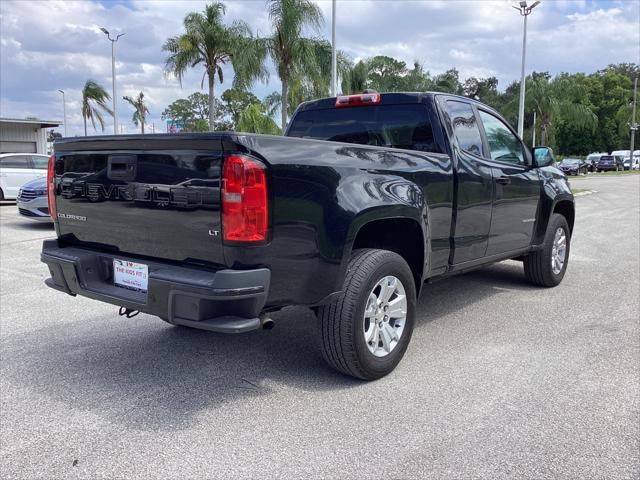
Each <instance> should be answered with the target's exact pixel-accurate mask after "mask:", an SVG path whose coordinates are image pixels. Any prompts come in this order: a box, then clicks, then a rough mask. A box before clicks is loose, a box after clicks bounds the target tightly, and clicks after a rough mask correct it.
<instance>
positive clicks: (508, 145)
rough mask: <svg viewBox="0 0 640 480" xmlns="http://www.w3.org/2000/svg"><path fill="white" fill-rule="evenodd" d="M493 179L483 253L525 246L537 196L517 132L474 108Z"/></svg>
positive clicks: (530, 233)
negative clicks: (477, 115)
mask: <svg viewBox="0 0 640 480" xmlns="http://www.w3.org/2000/svg"><path fill="white" fill-rule="evenodd" d="M478 112H479V115H480V120H481V122H482V125H483V127H484V136H485V140H486V144H487V148H486V150H488V155H487V160H489V159H490V160H491V169H492V172H493V182H494V202H493V213H492V217H491V230H490V233H489V242H488V245H487V256H490V255H496V254H501V253H505V252H511V251H514V250H520V249H524V248H526V247H528V246H529V245H530V243H531V239H532V236H533V229H534V227H535V221H536V212H537V209H538V202H539V200H540V180H539V178H538V171H537V169H535V168H531V163H532V159H531V156H530V155H529V153H528V152H527V151H526V148H525V147H524V145H523V144H522V142H521V141H520V139H519V138H518V136H517V135H516V134H515V133H514V132H513V131H512V130H511V129H510V128H509V127H508V126H507V124H506V123H504V122H503V121H502V120H501V119H500V118H498V117H496V116H495V115H493V114H492V113H490V112H488V111H484V110H482V109H479V110H478Z"/></svg>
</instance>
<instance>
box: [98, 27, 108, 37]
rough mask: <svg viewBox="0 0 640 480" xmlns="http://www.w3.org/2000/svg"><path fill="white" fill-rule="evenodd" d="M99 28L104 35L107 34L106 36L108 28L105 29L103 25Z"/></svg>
mask: <svg viewBox="0 0 640 480" xmlns="http://www.w3.org/2000/svg"><path fill="white" fill-rule="evenodd" d="M100 30H101V31H102V33H104V34H105V35H107V36H108V35H109V30H107V29H106V28H104V27H100Z"/></svg>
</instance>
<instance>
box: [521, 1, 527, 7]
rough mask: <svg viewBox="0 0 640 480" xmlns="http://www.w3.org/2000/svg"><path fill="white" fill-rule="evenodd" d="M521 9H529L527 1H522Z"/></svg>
mask: <svg viewBox="0 0 640 480" xmlns="http://www.w3.org/2000/svg"><path fill="white" fill-rule="evenodd" d="M520 8H527V2H526V0H522V1H521V2H520Z"/></svg>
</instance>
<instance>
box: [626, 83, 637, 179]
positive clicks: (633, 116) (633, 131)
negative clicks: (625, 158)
mask: <svg viewBox="0 0 640 480" xmlns="http://www.w3.org/2000/svg"><path fill="white" fill-rule="evenodd" d="M637 99H638V77H636V78H635V80H634V81H633V113H632V114H631V124H630V125H629V129H630V131H631V146H630V147H629V172H633V152H634V151H635V150H634V149H635V148H636V146H635V140H636V130H638V124H637V123H636V100H637ZM639 168H640V167H639ZM623 170H624V167H623Z"/></svg>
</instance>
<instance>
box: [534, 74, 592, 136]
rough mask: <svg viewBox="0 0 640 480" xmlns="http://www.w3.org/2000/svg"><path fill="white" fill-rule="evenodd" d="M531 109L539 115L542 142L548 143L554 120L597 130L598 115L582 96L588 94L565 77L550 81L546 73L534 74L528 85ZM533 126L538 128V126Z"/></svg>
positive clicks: (538, 121) (538, 122) (538, 123)
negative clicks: (581, 100) (579, 100)
mask: <svg viewBox="0 0 640 480" xmlns="http://www.w3.org/2000/svg"><path fill="white" fill-rule="evenodd" d="M526 96H527V101H526V105H527V110H528V111H535V112H536V114H537V117H538V118H537V122H536V124H537V125H539V126H540V128H541V130H542V131H541V134H540V145H542V146H544V145H546V142H547V141H548V140H549V137H550V135H551V132H552V128H553V125H554V123H556V122H557V121H564V122H567V123H570V124H572V125H573V126H575V127H576V128H588V129H592V130H593V129H595V127H596V126H597V124H598V117H596V115H595V114H594V113H593V112H592V111H591V109H590V108H589V107H588V106H587V105H584V104H582V103H579V102H578V99H580V98H584V97H585V92H584V91H583V88H582V86H580V85H578V84H576V83H575V82H571V81H570V80H568V79H567V78H564V77H556V78H555V79H554V80H549V78H547V77H546V76H544V75H538V76H534V77H530V78H529V79H528V81H527V88H526ZM533 128H536V125H534V127H533Z"/></svg>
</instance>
